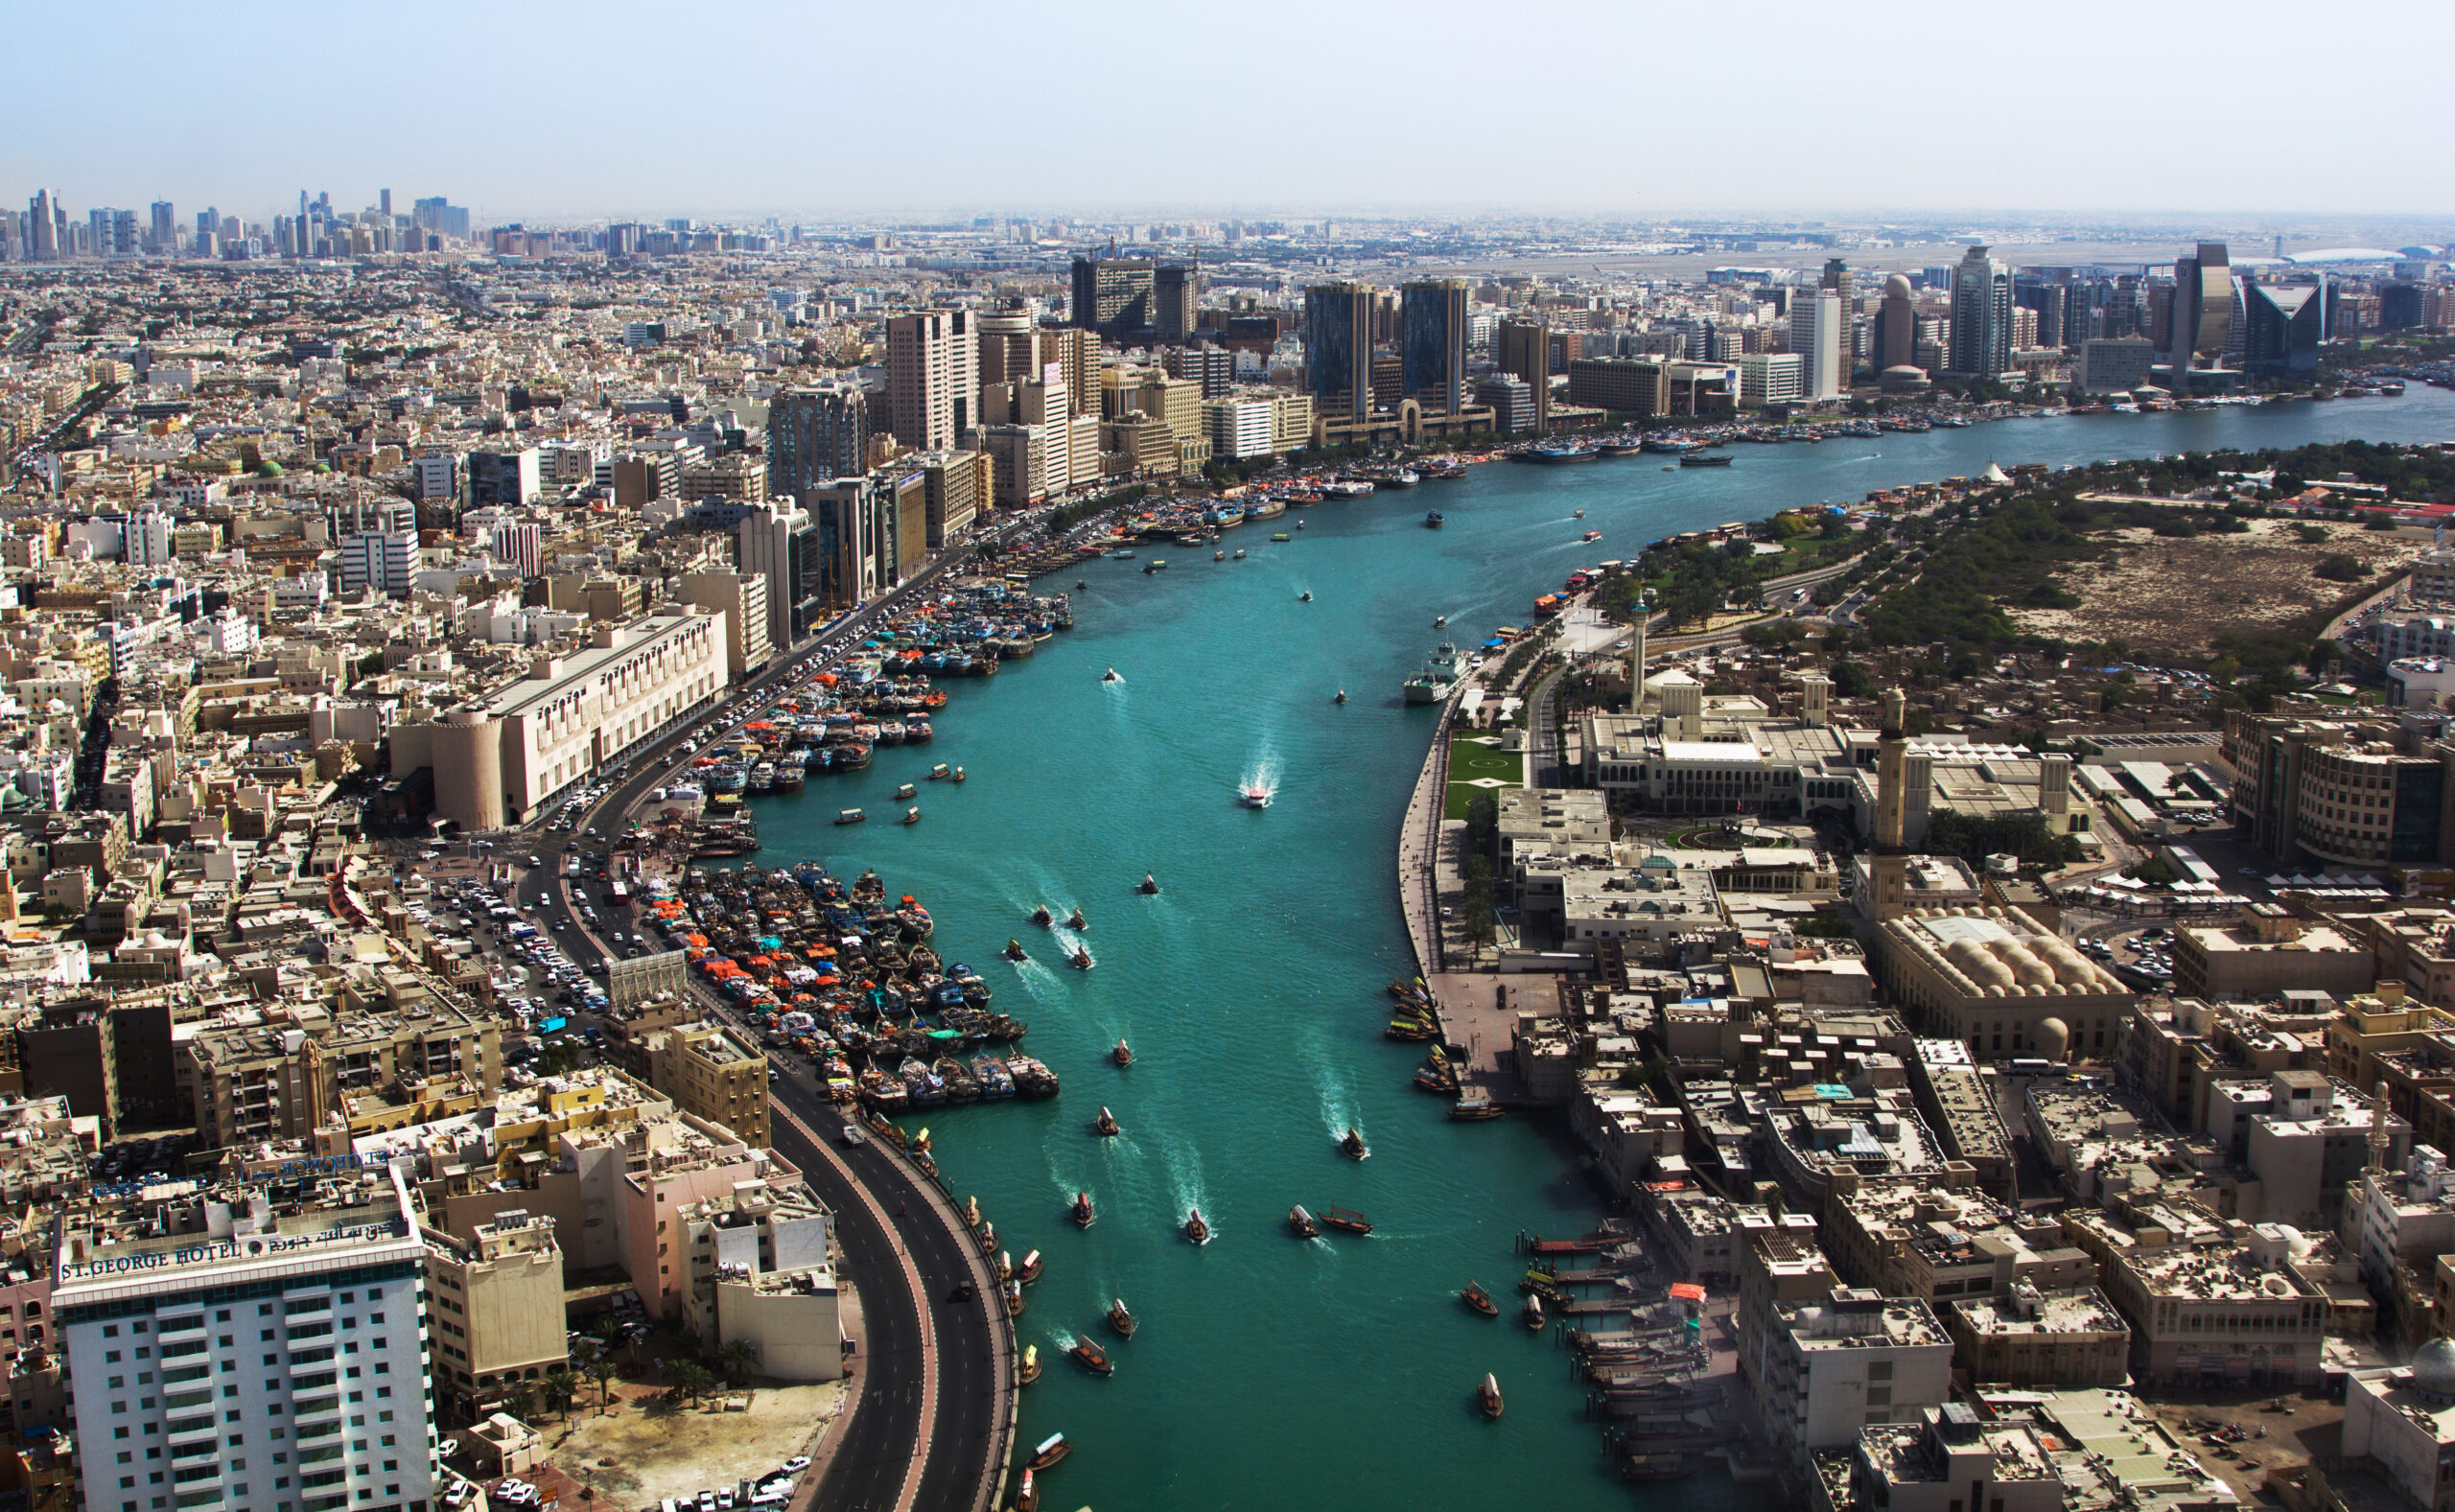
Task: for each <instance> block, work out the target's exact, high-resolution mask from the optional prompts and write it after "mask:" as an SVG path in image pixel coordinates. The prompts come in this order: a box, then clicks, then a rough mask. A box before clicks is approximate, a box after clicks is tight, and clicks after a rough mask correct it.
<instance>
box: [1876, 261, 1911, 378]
mask: <svg viewBox="0 0 2455 1512" xmlns="http://www.w3.org/2000/svg"><path fill="white" fill-rule="evenodd" d="M1867 347H1868V351H1867V365H1868V366H1870V367H1872V368H1874V369H1875V370H1876V373H1877V376H1879V377H1881V376H1882V374H1883V371H1884V369H1886V368H1888V367H1915V366H1917V365H1918V307H1917V306H1916V305H1915V304H1914V303H1912V302H1911V300H1910V296H1909V279H1908V277H1907V275H1906V274H1902V273H1894V274H1892V275H1891V276H1889V277H1887V278H1886V279H1885V280H1884V281H1883V304H1882V308H1880V309H1879V310H1877V312H1876V321H1875V328H1874V330H1873V331H1872V332H1871V333H1869V338H1868V342H1867Z"/></svg>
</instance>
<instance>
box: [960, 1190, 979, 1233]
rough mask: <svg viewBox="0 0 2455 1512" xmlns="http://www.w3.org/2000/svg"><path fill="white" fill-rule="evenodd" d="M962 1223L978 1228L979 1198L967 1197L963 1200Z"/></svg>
mask: <svg viewBox="0 0 2455 1512" xmlns="http://www.w3.org/2000/svg"><path fill="white" fill-rule="evenodd" d="M963 1221H965V1222H966V1223H968V1224H970V1226H971V1227H973V1228H978V1227H979V1226H980V1198H976V1197H968V1198H964V1199H963Z"/></svg>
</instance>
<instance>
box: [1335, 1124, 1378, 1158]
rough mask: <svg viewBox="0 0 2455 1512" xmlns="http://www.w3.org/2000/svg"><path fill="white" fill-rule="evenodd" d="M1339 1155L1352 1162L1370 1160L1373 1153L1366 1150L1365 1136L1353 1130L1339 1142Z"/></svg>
mask: <svg viewBox="0 0 2455 1512" xmlns="http://www.w3.org/2000/svg"><path fill="white" fill-rule="evenodd" d="M1339 1153H1340V1154H1343V1155H1344V1156H1346V1157H1347V1158H1348V1159H1350V1160H1368V1159H1370V1158H1371V1156H1372V1151H1370V1150H1368V1149H1366V1148H1365V1144H1364V1136H1363V1135H1362V1134H1360V1133H1358V1132H1356V1131H1355V1130H1354V1129H1352V1128H1350V1129H1348V1130H1347V1131H1346V1137H1345V1138H1344V1139H1342V1140H1340V1141H1339Z"/></svg>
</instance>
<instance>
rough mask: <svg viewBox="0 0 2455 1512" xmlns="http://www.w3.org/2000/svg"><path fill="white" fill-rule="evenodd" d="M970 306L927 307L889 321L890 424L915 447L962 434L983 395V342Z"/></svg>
mask: <svg viewBox="0 0 2455 1512" xmlns="http://www.w3.org/2000/svg"><path fill="white" fill-rule="evenodd" d="M972 319H973V316H972V313H971V312H970V311H969V310H924V311H922V312H920V313H919V314H905V315H896V316H894V317H892V318H890V319H889V320H888V321H887V323H886V397H887V429H888V430H892V431H893V432H894V433H895V438H896V440H898V441H900V442H901V443H902V444H903V445H905V446H906V447H909V448H911V449H912V450H913V451H915V452H937V451H942V450H945V449H947V448H948V447H952V446H954V445H956V444H957V443H958V442H960V441H961V440H962V438H963V433H964V431H966V430H970V428H971V427H972V425H973V423H974V420H975V416H974V415H973V414H972V407H974V406H975V405H977V404H978V403H979V402H980V400H979V395H980V376H979V375H980V346H979V339H978V335H977V333H975V332H974V331H973V329H972V324H971V322H972Z"/></svg>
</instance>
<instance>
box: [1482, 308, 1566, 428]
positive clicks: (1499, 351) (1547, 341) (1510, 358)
mask: <svg viewBox="0 0 2455 1512" xmlns="http://www.w3.org/2000/svg"><path fill="white" fill-rule="evenodd" d="M1492 364H1493V365H1494V366H1496V367H1498V368H1499V369H1500V370H1501V371H1502V372H1503V373H1506V374H1508V376H1509V377H1511V378H1515V379H1521V380H1523V381H1524V382H1525V384H1526V386H1527V387H1529V388H1531V389H1532V390H1533V391H1534V392H1533V399H1534V431H1535V433H1536V434H1537V435H1540V434H1543V433H1545V432H1547V431H1549V430H1551V429H1552V323H1551V322H1550V321H1548V320H1539V321H1525V320H1504V321H1502V322H1501V323H1500V326H1499V328H1498V329H1497V330H1495V331H1494V332H1493V333H1492Z"/></svg>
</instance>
